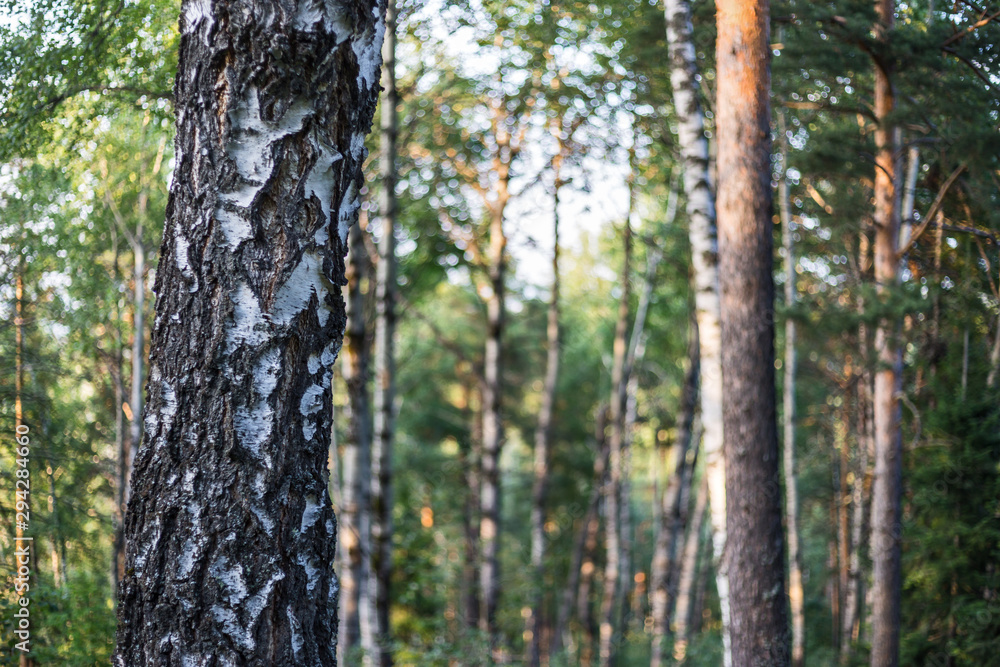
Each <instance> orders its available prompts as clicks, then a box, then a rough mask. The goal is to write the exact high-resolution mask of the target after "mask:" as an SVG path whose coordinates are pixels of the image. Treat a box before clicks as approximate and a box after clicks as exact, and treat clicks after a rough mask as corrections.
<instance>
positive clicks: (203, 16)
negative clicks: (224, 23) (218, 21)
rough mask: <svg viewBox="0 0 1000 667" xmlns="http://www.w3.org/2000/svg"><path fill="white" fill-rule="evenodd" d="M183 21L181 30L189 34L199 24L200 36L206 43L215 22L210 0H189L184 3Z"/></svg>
mask: <svg viewBox="0 0 1000 667" xmlns="http://www.w3.org/2000/svg"><path fill="white" fill-rule="evenodd" d="M183 17H184V21H183V22H182V26H183V27H182V32H183V34H185V35H189V34H191V33H193V32H194V31H195V29H196V28H198V26H199V24H201V38H202V40H203V41H204V42H205V44H206V45H207V44H208V41H209V40H208V37H209V33H210V32H211V30H212V26H213V25H214V24H215V17H214V16H212V3H211V2H210V0H190V1H189V2H187V3H185V4H184V13H183Z"/></svg>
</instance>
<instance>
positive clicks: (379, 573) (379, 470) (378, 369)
mask: <svg viewBox="0 0 1000 667" xmlns="http://www.w3.org/2000/svg"><path fill="white" fill-rule="evenodd" d="M382 85H383V88H384V89H385V93H384V94H383V96H382V108H381V125H382V127H381V130H382V132H381V174H380V175H381V179H382V183H381V185H382V191H381V194H382V199H381V200H380V201H379V215H380V217H381V221H382V238H381V239H380V240H379V261H378V267H377V268H376V275H375V283H376V284H375V394H374V411H375V423H374V432H375V436H374V439H373V440H372V487H371V507H372V575H373V576H372V585H371V589H372V590H371V593H370V594H371V595H372V597H373V598H374V601H375V618H374V619H373V620H374V631H375V638H376V646H375V651H376V655H375V664H376V665H378V666H379V667H390V666H391V665H392V643H391V642H392V635H391V632H390V627H389V599H390V583H391V581H392V532H393V522H392V503H393V493H392V450H393V439H394V437H395V422H396V413H395V401H396V347H395V336H396V208H397V204H396V180H397V178H396V135H397V133H398V119H397V113H396V106H397V105H398V103H399V94H398V92H397V90H396V0H387V3H386V14H385V42H384V44H383V45H382Z"/></svg>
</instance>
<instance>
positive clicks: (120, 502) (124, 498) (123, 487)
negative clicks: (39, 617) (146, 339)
mask: <svg viewBox="0 0 1000 667" xmlns="http://www.w3.org/2000/svg"><path fill="white" fill-rule="evenodd" d="M112 235H113V237H112V238H113V241H112V242H113V245H114V255H115V264H114V271H113V278H114V282H115V283H116V284H117V283H118V281H119V279H120V275H119V264H118V260H119V250H118V238H117V235H116V234H115V233H114V227H112ZM124 372H125V364H124V360H123V358H122V335H121V309H120V308H118V307H117V305H116V306H115V357H114V367H113V368H111V369H110V373H109V374H110V375H111V381H112V382H113V383H114V400H115V404H114V411H115V453H116V461H115V534H114V538H113V541H112V544H111V585H112V589H111V595H112V598H113V599H114V603H115V605H117V604H118V593H119V587H120V585H121V582H122V579H124V577H125V506H126V504H127V502H128V472H129V471H128V465H129V449H128V442H127V441H126V439H125V414H124V409H123V405H124V401H125V378H124Z"/></svg>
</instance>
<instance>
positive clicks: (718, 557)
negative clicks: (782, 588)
mask: <svg viewBox="0 0 1000 667" xmlns="http://www.w3.org/2000/svg"><path fill="white" fill-rule="evenodd" d="M664 6H665V9H666V22H667V42H668V44H669V48H670V84H671V86H672V88H673V98H674V109H676V111H677V121H678V123H677V142H678V145H679V148H680V153H681V160H682V162H683V168H684V193H685V195H686V199H687V215H688V226H689V227H688V229H689V231H688V234H689V237H690V240H691V264H692V266H693V268H694V292H695V297H694V298H695V312H696V316H697V320H698V337H699V343H700V345H701V415H702V423H703V424H704V429H705V433H704V439H703V442H702V447H703V448H704V454H705V466H706V467H705V474H706V475H707V476H708V497H709V504H710V517H711V523H712V553H713V557H714V560H715V573H716V576H715V581H716V588H717V589H718V591H719V606H720V608H721V614H722V643H723V665H724V666H725V667H732V664H733V660H732V652H731V646H730V644H731V642H730V631H729V624H730V618H729V617H730V613H729V607H730V604H729V580H728V575H727V573H726V570H727V565H726V559H725V547H726V460H725V455H724V453H723V419H722V362H721V358H722V357H721V354H722V351H721V340H722V339H721V326H720V321H719V317H720V306H719V267H718V261H719V258H718V243H717V240H716V227H715V223H716V219H715V198H714V193H713V189H712V187H713V186H712V179H711V177H710V174H709V155H708V138H707V137H706V136H705V118H704V114H703V112H702V109H701V104H700V102H699V100H698V95H699V89H700V86H699V83H698V79H697V76H696V75H697V62H696V60H695V49H694V41H693V28H692V24H691V6H690V3H689V2H688V0H664Z"/></svg>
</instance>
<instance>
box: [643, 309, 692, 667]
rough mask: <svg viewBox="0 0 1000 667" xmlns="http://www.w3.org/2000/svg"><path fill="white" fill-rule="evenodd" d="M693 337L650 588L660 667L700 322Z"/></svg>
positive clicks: (687, 476) (681, 517) (684, 487)
mask: <svg viewBox="0 0 1000 667" xmlns="http://www.w3.org/2000/svg"><path fill="white" fill-rule="evenodd" d="M692 329H693V334H694V335H693V336H692V338H691V342H690V344H689V346H688V372H687V377H686V378H685V380H684V390H683V393H682V394H681V410H680V418H679V419H678V422H677V445H676V448H677V453H676V458H675V461H676V463H675V465H674V473H673V475H672V476H671V478H670V482H669V483H668V485H667V488H666V489H664V491H663V494H662V496H661V499H660V506H661V510H660V523H659V525H658V526H657V528H658V530H657V535H656V545H655V547H654V550H653V563H652V566H651V567H650V591H651V593H652V594H651V596H650V597H651V602H650V606H651V607H652V612H651V613H652V617H653V637H652V647H653V648H652V658H651V660H650V667H660V666H661V665H663V664H666V663H667V662H668V661H669V657H668V652H667V641H666V640H667V636H668V634H669V633H670V618H671V609H670V607H671V601H672V600H673V599H675V598H676V595H675V592H674V591H672V590H671V587H672V586H673V583H674V582H673V581H672V577H671V575H672V574H673V572H674V569H675V568H674V562H675V560H676V554H677V544H678V542H679V541H680V539H679V537H680V535H681V534H682V531H683V529H684V526H685V524H686V523H687V517H688V513H687V502H686V501H687V500H688V496H687V494H688V487H689V486H690V484H691V479H692V472H693V471H692V467H691V466H689V465H688V463H687V459H688V450H689V449H690V448H691V447H692V446H694V447H695V449H696V450H697V447H698V443H697V441H693V440H692V432H693V428H694V415H695V409H696V406H697V403H698V378H699V375H700V371H701V369H700V367H699V363H698V362H699V357H698V331H697V324H695V325H694V327H692Z"/></svg>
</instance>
